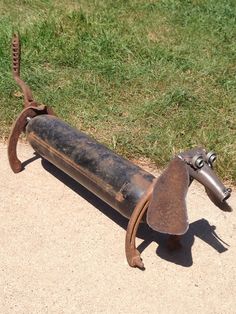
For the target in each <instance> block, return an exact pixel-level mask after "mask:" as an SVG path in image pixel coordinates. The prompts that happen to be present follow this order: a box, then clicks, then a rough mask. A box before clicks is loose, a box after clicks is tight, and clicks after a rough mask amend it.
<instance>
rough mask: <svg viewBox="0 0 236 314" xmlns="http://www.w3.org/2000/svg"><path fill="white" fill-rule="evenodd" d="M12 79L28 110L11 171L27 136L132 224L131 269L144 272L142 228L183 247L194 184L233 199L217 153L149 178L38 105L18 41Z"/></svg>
mask: <svg viewBox="0 0 236 314" xmlns="http://www.w3.org/2000/svg"><path fill="white" fill-rule="evenodd" d="M12 53H13V76H14V79H15V80H16V82H17V83H18V85H19V86H20V87H21V89H22V91H23V94H24V110H23V111H22V112H21V114H20V115H19V117H18V118H17V120H16V121H15V123H14V124H13V126H12V131H11V134H10V137H9V142H8V157H9V163H10V166H11V168H12V170H13V171H14V172H15V173H17V172H20V171H21V170H22V164H21V161H20V160H19V159H18V157H17V152H16V146H17V141H18V138H19V136H20V134H21V132H25V133H26V136H27V139H28V141H29V143H30V145H31V146H32V147H33V149H34V150H35V151H36V152H37V153H38V154H39V155H41V156H42V157H43V158H45V159H47V160H48V161H50V162H51V163H53V164H54V165H56V166H57V167H58V168H59V169H61V170H63V171H64V172H65V173H67V174H69V175H70V176H71V177H72V178H74V179H75V180H76V181H78V182H79V183H81V184H82V185H84V186H85V187H86V188H87V189H88V190H90V191H92V192H93V193H94V194H96V195H97V196H98V197H99V198H101V199H102V200H104V201H105V202H106V203H108V204H109V205H111V206H112V207H113V208H114V209H116V210H117V211H119V212H120V213H121V214H122V215H123V216H125V217H127V218H128V219H129V224H128V228H127V233H126V245H125V248H126V257H127V260H128V263H129V265H130V266H133V267H135V266H136V267H140V268H143V267H144V264H143V262H142V260H141V257H140V253H139V251H138V250H137V249H136V245H135V237H136V232H137V229H138V225H139V223H140V222H146V223H147V224H148V225H149V226H150V227H151V228H152V229H153V230H155V231H158V232H162V233H167V234H169V235H170V238H171V241H172V243H174V245H175V246H178V245H179V236H180V235H182V234H184V233H186V231H187V230H188V226H189V223H188V216H187V208H186V202H185V197H186V194H187V190H188V187H189V186H190V184H191V182H192V181H193V180H194V179H196V180H197V181H199V182H200V183H202V184H203V185H204V186H205V187H206V188H207V189H208V190H209V191H211V193H212V194H213V195H214V196H215V197H216V198H217V199H218V200H219V201H220V202H225V200H226V199H228V198H229V197H230V193H231V190H230V189H229V188H228V189H227V188H226V187H225V186H224V185H223V184H222V183H221V181H220V180H219V179H218V178H217V176H216V175H215V173H214V171H213V163H214V161H215V160H216V154H215V153H214V152H207V151H206V150H205V149H203V148H194V149H191V150H189V151H186V152H182V153H179V154H178V155H177V156H175V157H174V158H173V159H172V160H171V161H170V163H169V165H168V167H167V168H166V170H165V171H164V172H163V174H162V175H161V176H160V177H158V178H156V177H154V176H153V175H152V174H151V173H149V172H147V171H145V170H143V169H141V168H140V167H139V166H137V165H135V164H133V163H132V162H130V161H128V160H126V159H124V158H123V157H121V156H119V155H117V154H116V153H114V152H113V151H111V150H109V149H108V148H106V147H105V146H103V145H101V144H100V143H98V142H97V141H95V140H94V139H92V138H91V137H90V136H88V135H87V134H85V133H83V132H80V131H79V130H77V129H74V128H72V127H71V126H69V125H68V124H66V123H65V122H64V121H62V120H61V119H59V118H57V117H56V116H55V114H54V112H53V110H52V109H51V108H49V107H47V106H45V105H41V104H38V103H37V102H35V101H34V99H33V96H32V92H31V90H30V88H29V87H28V86H27V85H26V84H25V82H24V81H23V80H22V79H21V78H20V40H19V36H18V35H14V37H13V41H12Z"/></svg>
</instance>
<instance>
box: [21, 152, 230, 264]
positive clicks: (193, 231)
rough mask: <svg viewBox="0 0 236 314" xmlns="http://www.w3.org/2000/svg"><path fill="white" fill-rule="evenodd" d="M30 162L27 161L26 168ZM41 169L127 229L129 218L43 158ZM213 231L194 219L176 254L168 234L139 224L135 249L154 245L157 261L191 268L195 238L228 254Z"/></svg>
mask: <svg viewBox="0 0 236 314" xmlns="http://www.w3.org/2000/svg"><path fill="white" fill-rule="evenodd" d="M35 159H36V158H35ZM33 160H34V158H31V161H33ZM29 162H30V161H29ZM29 162H26V163H25V165H27V164H28V163H29ZM42 166H43V168H44V169H45V170H46V171H47V172H49V173H50V174H51V175H53V176H54V177H56V178H57V179H58V180H60V181H61V182H63V183H64V184H65V185H66V186H67V187H68V188H70V189H71V190H73V191H74V192H75V193H77V194H78V195H80V196H81V197H82V198H84V199H85V200H86V201H88V202H89V203H90V204H91V205H93V206H94V207H95V208H97V209H98V210H99V211H101V212H102V213H103V214H104V215H106V216H107V217H108V218H109V219H111V220H112V221H114V222H115V223H116V224H118V225H119V226H120V227H122V228H123V229H125V230H126V229H127V225H128V219H126V218H125V217H123V216H122V215H121V214H120V213H119V212H117V211H116V210H114V209H113V208H112V207H110V206H109V205H107V204H106V203H105V202H103V201H102V200H101V199H100V198H98V197H97V196H95V195H94V194H93V193H91V192H90V191H88V190H87V189H86V188H84V187H83V186H82V185H80V184H79V183H78V182H76V181H75V180H74V179H72V178H71V177H70V176H68V175H67V174H65V173H64V172H63V171H61V170H59V169H58V168H57V167H55V166H54V165H53V164H51V163H49V162H48V161H47V160H44V159H42ZM215 229H216V227H215V226H211V225H210V224H209V222H208V221H207V220H205V219H200V220H197V221H195V222H193V223H191V224H190V225H189V230H188V232H187V233H186V234H184V235H183V236H182V237H181V243H182V248H181V249H179V250H176V251H170V250H168V248H167V245H166V242H167V239H168V235H165V234H161V233H158V232H155V231H153V230H152V229H151V228H149V227H148V225H147V224H140V226H139V229H138V233H137V237H138V238H140V239H142V240H143V242H142V243H141V244H140V245H139V246H138V250H139V251H140V253H142V252H143V251H144V250H145V249H146V248H147V247H148V246H149V245H150V244H151V243H152V242H156V243H157V245H158V247H157V250H156V254H157V255H158V256H159V257H160V258H162V259H164V260H166V261H169V262H172V263H175V264H177V265H181V266H183V267H190V266H191V265H192V264H193V259H192V252H191V248H192V245H193V243H194V239H195V236H196V237H198V238H200V239H201V240H202V241H204V242H205V243H207V244H208V245H209V246H211V247H212V248H214V249H215V250H216V251H217V252H219V253H223V252H225V251H227V248H226V247H225V246H224V245H223V244H222V243H224V244H225V245H227V244H226V243H225V242H224V241H222V240H221V239H220V238H219V237H218V236H217V234H216V233H215ZM124 244H125V239H124ZM227 246H228V245H227Z"/></svg>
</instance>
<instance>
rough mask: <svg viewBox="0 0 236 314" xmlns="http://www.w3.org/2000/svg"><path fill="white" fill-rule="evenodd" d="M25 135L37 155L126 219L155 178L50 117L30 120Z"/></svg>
mask: <svg viewBox="0 0 236 314" xmlns="http://www.w3.org/2000/svg"><path fill="white" fill-rule="evenodd" d="M26 134H27V138H28V141H29V143H30V144H31V146H32V147H33V149H34V150H35V151H36V152H37V153H38V154H40V155H41V156H42V157H43V158H45V159H47V160H48V161H50V162H51V163H52V164H54V165H55V166H57V167H58V168H59V169H61V170H63V171H64V172H65V173H67V174H68V175H69V176H71V177H72V178H73V179H75V180H76V181H77V182H79V183H81V184H82V185H83V186H85V187H86V188H87V189H88V190H90V191H91V192H93V193H94V194H95V195H97V196H98V197H99V198H101V199H102V200H103V201H105V202H106V203H108V204H109V205H110V206H112V207H113V208H115V209H116V210H117V211H119V212H120V213H121V214H122V215H123V216H125V217H127V218H129V217H130V216H131V214H132V212H133V210H134V208H135V206H136V205H137V203H138V201H139V200H140V198H141V197H142V196H143V195H144V194H145V193H146V192H147V189H148V187H149V186H150V185H151V183H152V182H153V179H154V178H155V177H154V176H153V175H152V174H150V173H148V172H146V171H144V170H143V169H141V168H140V167H138V166H137V165H135V164H133V163H132V162H130V161H128V160H126V159H124V158H123V157H121V156H119V155H117V154H115V153H114V152H113V151H111V150H110V149H108V148H107V147H105V146H104V145H102V144H100V143H98V142H97V141H95V140H94V139H92V138H91V137H90V136H88V135H86V134H85V133H83V132H80V131H79V130H77V129H75V128H72V127H71V126H69V125H68V124H66V123H65V122H64V121H62V120H60V119H59V118H56V117H54V116H51V115H39V116H37V117H35V118H32V119H31V120H30V121H29V123H28V124H27V127H26Z"/></svg>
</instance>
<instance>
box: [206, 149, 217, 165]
mask: <svg viewBox="0 0 236 314" xmlns="http://www.w3.org/2000/svg"><path fill="white" fill-rule="evenodd" d="M206 157H207V162H208V164H210V165H212V164H213V163H214V162H215V161H216V158H217V156H216V153H215V152H212V151H211V152H209V153H208V154H207V156H206Z"/></svg>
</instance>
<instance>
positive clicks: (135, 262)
mask: <svg viewBox="0 0 236 314" xmlns="http://www.w3.org/2000/svg"><path fill="white" fill-rule="evenodd" d="M156 181H157V179H154V180H153V182H152V184H151V185H150V187H149V189H148V190H147V193H146V194H145V195H144V196H143V197H142V198H141V199H140V201H139V202H138V204H137V205H136V207H135V208H134V211H133V213H132V215H131V217H130V220H129V224H128V227H127V231H126V238H125V253H126V258H127V261H128V264H129V265H130V266H131V267H139V268H144V264H143V262H142V259H141V257H140V252H139V251H138V250H137V248H136V244H135V238H136V234H137V230H138V226H139V223H140V221H141V220H142V218H143V215H144V213H145V212H146V210H147V208H148V205H149V201H150V198H151V195H152V193H153V188H154V185H155V183H156Z"/></svg>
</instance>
